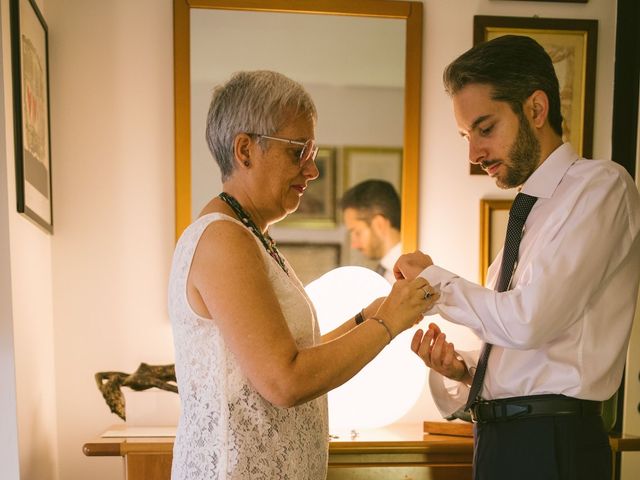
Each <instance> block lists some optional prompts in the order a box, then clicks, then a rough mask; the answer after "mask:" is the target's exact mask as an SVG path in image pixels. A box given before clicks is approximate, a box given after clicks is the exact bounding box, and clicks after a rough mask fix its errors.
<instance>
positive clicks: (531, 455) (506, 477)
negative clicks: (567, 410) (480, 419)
mask: <svg viewBox="0 0 640 480" xmlns="http://www.w3.org/2000/svg"><path fill="white" fill-rule="evenodd" d="M474 440H475V441H474V443H475V446H474V455H473V478H474V480H611V449H610V447H609V437H608V435H607V433H606V432H605V431H604V427H603V423H602V417H599V416H595V415H592V416H576V415H564V416H555V417H529V418H523V419H520V420H512V421H508V422H495V423H477V424H475V425H474Z"/></svg>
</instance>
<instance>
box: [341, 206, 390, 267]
mask: <svg viewBox="0 0 640 480" xmlns="http://www.w3.org/2000/svg"><path fill="white" fill-rule="evenodd" d="M343 219H344V224H345V226H346V227H347V230H348V231H349V236H350V238H351V248H353V249H356V250H359V251H360V252H362V254H363V255H365V256H366V257H367V258H370V259H372V260H379V259H380V258H382V257H383V256H384V249H383V242H382V239H381V238H380V235H379V234H378V233H377V232H376V230H375V228H372V224H371V219H370V218H367V217H366V215H364V214H363V213H361V212H359V211H358V210H356V209H355V208H345V209H344V212H343Z"/></svg>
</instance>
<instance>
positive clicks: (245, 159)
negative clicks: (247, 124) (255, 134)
mask: <svg viewBox="0 0 640 480" xmlns="http://www.w3.org/2000/svg"><path fill="white" fill-rule="evenodd" d="M251 143H252V140H251V137H250V136H249V135H247V134H246V133H239V134H238V135H236V138H234V140H233V153H234V156H235V158H234V160H235V161H236V162H237V163H238V164H241V165H244V166H245V167H250V166H251Z"/></svg>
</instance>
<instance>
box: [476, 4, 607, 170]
mask: <svg viewBox="0 0 640 480" xmlns="http://www.w3.org/2000/svg"><path fill="white" fill-rule="evenodd" d="M509 34H513V35H525V36H529V37H531V38H533V39H534V40H536V41H537V42H538V43H540V44H541V45H542V46H543V47H544V49H545V50H546V51H547V53H548V54H549V56H550V57H551V59H552V61H553V65H554V67H555V70H556V74H557V76H558V80H559V82H560V101H561V103H562V105H561V108H562V117H563V125H562V126H563V130H564V136H563V139H564V140H565V141H569V142H571V144H572V145H573V147H574V148H575V149H576V151H577V152H578V154H579V155H581V156H584V157H587V158H589V157H591V154H592V148H593V116H594V106H595V105H594V103H595V84H596V45H597V37H598V21H597V20H584V19H569V18H538V17H533V18H525V17H499V16H488V15H476V16H474V17H473V44H474V45H476V44H478V43H482V42H484V41H486V40H491V39H493V38H496V37H500V36H502V35H509ZM470 173H471V174H474V175H475V174H484V173H485V172H484V171H483V170H482V168H481V167H480V166H479V165H475V164H471V166H470Z"/></svg>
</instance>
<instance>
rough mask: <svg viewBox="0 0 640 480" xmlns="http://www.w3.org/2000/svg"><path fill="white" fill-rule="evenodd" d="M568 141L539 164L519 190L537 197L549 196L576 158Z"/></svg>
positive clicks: (576, 155)
mask: <svg viewBox="0 0 640 480" xmlns="http://www.w3.org/2000/svg"><path fill="white" fill-rule="evenodd" d="M578 158H579V157H578V154H577V153H576V152H575V151H574V150H573V147H572V146H571V144H570V143H568V142H567V143H563V144H562V145H560V146H559V147H558V148H556V149H555V150H554V151H553V152H552V153H551V155H549V156H548V157H547V159H546V160H545V161H544V162H542V164H540V166H539V167H538V168H536V169H535V171H534V172H533V173H532V174H531V176H530V177H529V178H528V179H527V181H526V182H524V184H523V185H522V188H521V189H520V192H522V193H526V194H527V195H532V196H534V197H538V198H551V197H552V196H553V192H555V191H556V188H557V187H558V185H559V184H560V181H561V180H562V178H563V177H564V175H565V173H567V170H569V167H570V166H571V165H573V163H574V162H575V161H576V160H578Z"/></svg>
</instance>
